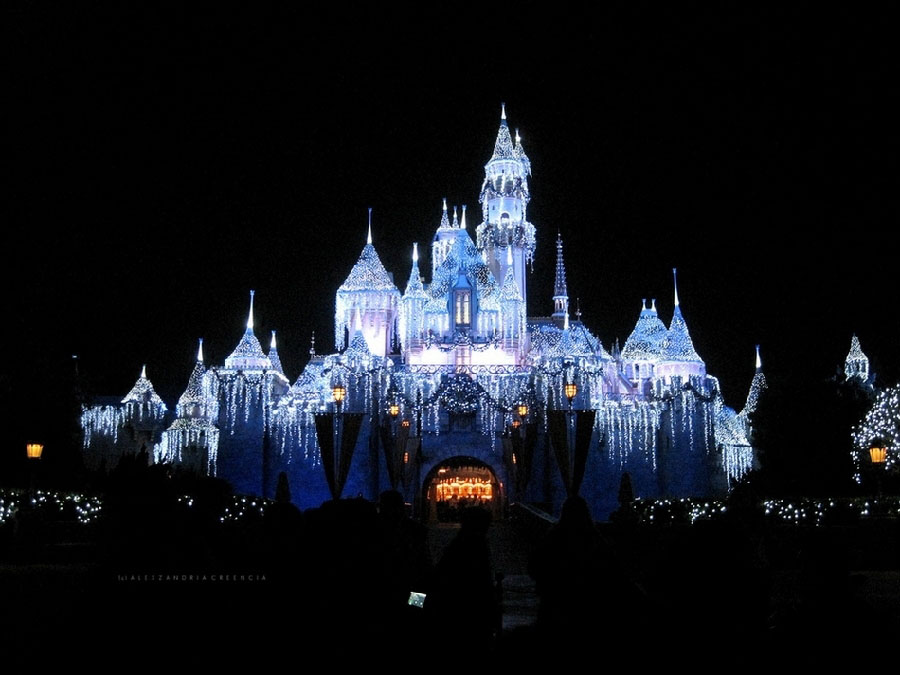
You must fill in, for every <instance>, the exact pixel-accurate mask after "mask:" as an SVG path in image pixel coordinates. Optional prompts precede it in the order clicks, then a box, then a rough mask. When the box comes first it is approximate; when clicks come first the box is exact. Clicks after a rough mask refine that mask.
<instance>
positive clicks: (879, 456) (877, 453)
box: [869, 438, 887, 497]
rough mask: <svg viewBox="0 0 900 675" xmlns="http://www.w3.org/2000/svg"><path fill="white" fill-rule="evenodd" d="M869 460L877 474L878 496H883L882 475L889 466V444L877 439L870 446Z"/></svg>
mask: <svg viewBox="0 0 900 675" xmlns="http://www.w3.org/2000/svg"><path fill="white" fill-rule="evenodd" d="M869 460H870V461H871V462H872V468H873V469H874V473H875V486H876V489H877V490H878V492H877V494H878V496H879V497H880V496H881V474H882V472H883V471H884V468H885V467H886V466H887V444H886V443H885V442H884V440H882V439H880V438H876V439H873V440H872V443H871V444H870V445H869Z"/></svg>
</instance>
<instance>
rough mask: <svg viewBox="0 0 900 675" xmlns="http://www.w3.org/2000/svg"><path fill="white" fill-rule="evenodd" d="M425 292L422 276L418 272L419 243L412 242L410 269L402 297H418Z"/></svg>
mask: <svg viewBox="0 0 900 675" xmlns="http://www.w3.org/2000/svg"><path fill="white" fill-rule="evenodd" d="M424 294H425V287H424V285H423V284H422V277H421V275H420V274H419V245H418V244H413V254H412V269H410V271H409V281H407V282H406V293H404V294H403V296H404V297H419V296H422V295H424Z"/></svg>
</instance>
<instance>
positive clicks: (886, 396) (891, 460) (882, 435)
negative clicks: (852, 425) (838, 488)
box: [853, 385, 900, 481]
mask: <svg viewBox="0 0 900 675" xmlns="http://www.w3.org/2000/svg"><path fill="white" fill-rule="evenodd" d="M853 440H854V442H855V443H856V446H857V448H859V449H860V450H861V451H862V452H863V453H865V452H866V451H868V449H869V448H870V447H871V445H872V444H873V443H874V442H877V441H881V442H883V443H884V446H885V447H886V448H887V460H886V462H887V468H891V467H892V466H894V465H896V464H897V461H898V444H900V385H894V386H893V387H889V388H887V389H885V390H884V391H882V392H881V393H880V394H878V396H877V398H876V399H875V403H874V404H873V405H872V407H871V409H870V410H869V412H868V413H866V416H865V418H863V421H862V423H861V424H860V425H859V426H858V427H857V428H856V429H855V430H854V434H853ZM857 468H859V467H857ZM856 478H857V481H858V480H859V474H858V473H857V477H856Z"/></svg>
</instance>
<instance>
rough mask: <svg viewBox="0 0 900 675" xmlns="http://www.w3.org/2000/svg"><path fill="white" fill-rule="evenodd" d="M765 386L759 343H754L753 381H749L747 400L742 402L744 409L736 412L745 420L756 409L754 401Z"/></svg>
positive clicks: (755, 401)
mask: <svg viewBox="0 0 900 675" xmlns="http://www.w3.org/2000/svg"><path fill="white" fill-rule="evenodd" d="M767 386H768V385H767V384H766V376H765V375H764V374H763V370H762V359H761V358H759V345H756V372H755V373H754V375H753V381H752V382H751V383H750V391H748V392H747V402H746V403H745V404H744V409H743V410H741V412H740V413H738V414H739V415H740V417H742V418H744V419H745V420H747V417H748V416H749V415H750V413H752V412H753V411H754V410H756V403H757V401H759V396H760V394H762V392H763V391H764V390H765V389H766V387H767Z"/></svg>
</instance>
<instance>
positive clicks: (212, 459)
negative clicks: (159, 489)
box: [153, 418, 219, 476]
mask: <svg viewBox="0 0 900 675" xmlns="http://www.w3.org/2000/svg"><path fill="white" fill-rule="evenodd" d="M218 447H219V430H218V429H217V428H216V426H215V425H214V424H213V423H212V422H210V421H209V420H206V419H193V418H179V419H176V420H175V421H174V422H172V424H171V426H170V427H169V428H168V429H166V431H165V432H164V433H163V435H162V440H161V441H160V443H159V444H158V445H157V446H155V447H154V449H153V457H154V461H155V462H156V463H162V462H168V463H171V464H175V465H189V466H191V468H194V469H195V470H197V471H198V472H203V473H207V474H208V475H210V476H215V475H216V454H217V449H218ZM191 455H193V456H191Z"/></svg>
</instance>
